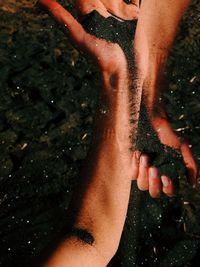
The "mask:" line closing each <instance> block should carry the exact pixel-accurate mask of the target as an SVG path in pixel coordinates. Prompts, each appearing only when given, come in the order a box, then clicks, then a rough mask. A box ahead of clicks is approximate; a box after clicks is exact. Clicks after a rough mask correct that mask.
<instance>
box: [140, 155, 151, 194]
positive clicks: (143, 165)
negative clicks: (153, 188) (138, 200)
mask: <svg viewBox="0 0 200 267" xmlns="http://www.w3.org/2000/svg"><path fill="white" fill-rule="evenodd" d="M148 161H149V158H148V156H146V155H142V156H141V157H140V164H139V174H138V179H137V185H138V188H139V189H140V190H142V191H146V190H148V188H149V181H148V166H149V164H148Z"/></svg>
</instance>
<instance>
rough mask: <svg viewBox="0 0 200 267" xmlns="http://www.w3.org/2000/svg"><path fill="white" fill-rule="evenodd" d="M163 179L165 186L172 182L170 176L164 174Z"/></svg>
mask: <svg viewBox="0 0 200 267" xmlns="http://www.w3.org/2000/svg"><path fill="white" fill-rule="evenodd" d="M161 180H162V183H163V186H164V187H167V186H168V185H169V184H170V182H169V178H168V177H167V176H164V175H163V176H161Z"/></svg>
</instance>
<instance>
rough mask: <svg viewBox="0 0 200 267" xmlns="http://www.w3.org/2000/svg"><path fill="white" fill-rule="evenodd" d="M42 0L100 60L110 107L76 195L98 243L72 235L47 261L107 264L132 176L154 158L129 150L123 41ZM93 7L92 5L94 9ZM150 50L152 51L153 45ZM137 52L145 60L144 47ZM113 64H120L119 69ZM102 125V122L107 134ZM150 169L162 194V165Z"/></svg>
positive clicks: (80, 219) (83, 223)
mask: <svg viewBox="0 0 200 267" xmlns="http://www.w3.org/2000/svg"><path fill="white" fill-rule="evenodd" d="M39 2H40V4H42V5H43V6H45V7H46V8H47V9H49V11H50V12H51V13H52V14H53V15H54V17H55V18H56V19H57V20H58V22H60V23H61V24H63V25H64V28H65V29H66V30H67V31H68V35H69V37H70V38H71V40H72V41H73V42H74V43H75V44H76V45H78V46H79V48H80V49H81V50H83V51H85V52H86V53H87V54H89V55H90V56H91V57H92V58H93V59H94V60H95V62H96V63H97V64H98V66H99V69H100V72H101V74H102V88H101V89H102V90H101V92H102V93H101V100H102V103H103V106H104V105H106V106H107V110H108V111H109V112H108V113H107V114H102V108H101V107H100V108H99V110H98V112H97V122H96V130H97V132H96V135H95V136H96V137H95V138H94V141H93V146H92V149H91V150H90V153H89V155H88V158H87V160H86V162H89V166H88V167H87V168H85V170H84V171H83V173H82V184H83V185H84V187H81V186H80V191H79V192H78V194H77V195H75V198H76V197H77V196H78V197H77V198H78V201H77V199H76V205H75V206H77V207H79V208H78V209H77V210H75V220H74V222H73V227H75V228H78V229H86V230H87V231H88V232H89V233H91V234H92V235H93V237H94V244H92V246H90V245H88V244H85V243H84V242H83V241H81V240H79V238H77V237H74V236H73V235H72V236H69V237H68V238H66V239H65V240H64V241H63V242H61V243H60V244H59V245H58V247H57V249H56V250H55V251H54V253H53V254H52V255H51V257H50V258H49V260H48V261H47V262H46V263H45V264H44V266H46V267H53V266H58V267H62V266H80V262H81V266H83V267H84V266H106V265H107V263H108V262H109V261H110V259H111V258H112V257H113V255H114V254H115V252H116V250H117V248H118V244H119V240H120V237H121V232H122V229H123V225H124V221H125V216H126V212H127V206H128V200H129V193H130V185H131V178H132V177H137V176H138V173H139V174H140V172H141V171H142V172H144V167H145V170H146V167H147V166H146V163H147V162H148V158H146V156H142V157H141V162H140V164H138V158H139V157H138V153H137V152H135V153H133V154H132V152H131V151H130V150H129V148H130V147H131V145H132V144H131V143H130V139H129V136H130V131H131V128H132V127H134V128H135V129H136V128H137V125H136V124H135V125H130V110H129V92H128V73H127V62H126V59H125V57H124V54H123V52H122V50H121V49H120V48H119V46H118V45H116V44H111V43H107V42H106V41H104V40H99V39H97V38H95V37H94V36H91V35H89V34H87V33H86V32H84V30H83V28H82V26H81V25H80V24H79V23H77V21H76V20H74V18H73V17H72V16H71V15H70V14H69V13H68V12H67V11H66V10H64V9H63V8H62V7H61V6H60V5H58V4H57V3H56V2H54V1H48V0H41V1H39ZM91 11H92V9H90V10H89V12H91ZM108 15H109V14H108ZM136 16H137V14H136V15H135V14H134V16H133V18H135V17H136ZM139 29H140V28H139ZM141 33H143V29H142V30H141V32H140V31H139V30H138V28H137V33H136V40H141V38H146V36H145V35H144V34H141ZM136 44H137V42H136ZM144 44H145V43H144ZM136 47H137V46H136ZM146 51H147V52H148V49H147V50H146ZM137 56H138V59H140V56H141V55H140V53H139V50H138V53H137ZM145 58H146V57H145ZM141 59H142V57H141ZM145 60H146V59H145ZM145 60H144V61H143V60H138V61H139V63H138V67H139V69H141V77H139V78H138V81H139V82H140V84H139V85H138V86H139V88H140V89H142V83H141V81H142V80H143V77H144V76H143V73H142V71H143V70H144V69H143V67H142V66H143V64H144V62H145ZM140 64H141V65H140ZM113 66H116V68H115V69H113ZM144 73H145V72H144ZM113 74H115V77H117V79H116V82H115V86H114V88H113V85H112V84H111V83H110V78H111V77H112V76H113ZM116 74H117V75H116ZM113 92H114V93H113ZM140 94H141V90H140ZM136 100H137V101H135V107H136V109H137V110H138V112H136V117H135V121H137V120H138V114H139V107H140V101H139V100H140V95H139V96H138V98H137V97H136ZM113 118H115V119H114V120H113ZM98 125H100V126H101V130H102V131H101V134H99V133H100V131H99V128H98ZM108 162H112V166H108ZM144 163H145V164H144ZM138 168H139V170H138ZM148 171H149V186H150V187H151V194H152V196H154V197H157V196H158V192H157V191H156V190H157V189H158V188H159V187H161V183H160V182H159V179H158V178H159V177H155V173H156V171H157V170H156V168H154V167H152V168H149V167H148ZM152 173H153V175H152ZM151 178H153V179H151ZM155 178H156V179H155ZM83 188H85V190H83ZM159 191H160V188H159ZM163 191H164V189H163ZM152 192H156V194H153V193H152ZM170 192H171V191H170ZM167 193H168V194H169V192H167ZM119 196H120V198H119ZM72 206H73V205H72ZM98 264H99V265H98Z"/></svg>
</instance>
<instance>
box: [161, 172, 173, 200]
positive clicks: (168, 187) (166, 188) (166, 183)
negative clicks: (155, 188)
mask: <svg viewBox="0 0 200 267" xmlns="http://www.w3.org/2000/svg"><path fill="white" fill-rule="evenodd" d="M161 181H162V185H163V193H164V194H166V195H167V196H169V197H172V196H173V195H174V185H173V182H172V180H171V179H170V178H169V177H168V176H165V175H162V176H161Z"/></svg>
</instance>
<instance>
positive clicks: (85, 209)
mask: <svg viewBox="0 0 200 267" xmlns="http://www.w3.org/2000/svg"><path fill="white" fill-rule="evenodd" d="M120 83H121V84H123V88H115V91H114V92H113V91H112V92H111V91H110V92H108V90H107V93H106V95H103V96H102V98H101V106H100V107H99V109H98V114H97V122H96V126H95V133H94V135H95V137H94V140H93V144H92V149H91V150H90V153H89V155H88V158H87V159H86V164H85V165H86V167H85V169H84V170H83V173H82V181H83V184H85V183H86V180H85V179H87V188H86V190H85V191H84V192H81V191H82V188H81V189H80V190H79V192H78V194H79V195H81V199H80V203H82V204H81V208H80V209H79V210H78V212H77V216H76V218H75V223H74V227H76V228H82V229H83V228H84V229H87V230H88V231H89V232H91V234H92V235H93V237H94V240H95V241H94V245H95V246H96V247H97V248H98V249H99V251H100V253H101V254H104V253H107V252H108V255H104V256H105V257H108V258H110V257H112V256H113V255H114V253H115V251H116V249H117V247H118V244H119V240H120V236H121V233H122V229H123V225H124V220H125V216H126V211H127V207H128V200H129V193H130V186H131V157H132V153H131V151H130V148H131V143H130V137H129V136H130V111H129V95H128V90H127V88H126V86H128V85H126V83H127V81H125V80H124V81H121V82H120ZM103 86H105V85H103ZM119 86H121V85H119ZM105 90H106V89H105V88H104V89H103V91H104V92H105ZM102 101H103V102H102ZM87 164H88V165H89V166H87ZM111 254H112V256H111Z"/></svg>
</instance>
